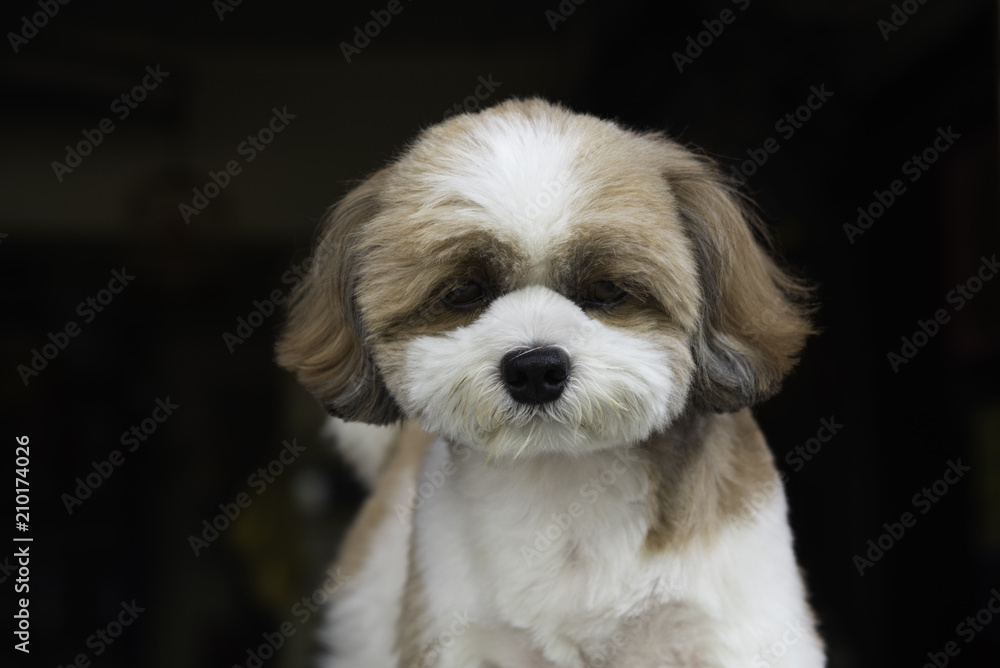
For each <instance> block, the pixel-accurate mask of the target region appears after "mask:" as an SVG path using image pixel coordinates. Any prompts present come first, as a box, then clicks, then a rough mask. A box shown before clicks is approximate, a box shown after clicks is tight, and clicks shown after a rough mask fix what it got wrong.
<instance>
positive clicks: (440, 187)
mask: <svg viewBox="0 0 1000 668" xmlns="http://www.w3.org/2000/svg"><path fill="white" fill-rule="evenodd" d="M463 120H464V121H465V122H462V123H458V124H456V127H448V125H447V124H446V125H445V126H443V127H442V128H441V129H440V130H439V131H437V132H435V133H431V134H430V135H429V136H428V137H426V138H425V139H424V141H422V142H420V143H419V144H418V145H417V146H416V147H415V151H414V153H415V158H416V160H415V162H416V165H415V166H416V167H418V169H419V176H418V179H419V181H421V182H422V184H423V186H424V187H425V188H426V191H425V192H434V193H436V194H437V196H438V197H439V198H441V199H442V200H443V201H448V202H454V201H460V202H463V203H464V206H463V207H462V213H463V215H461V216H443V217H442V218H441V219H440V221H439V222H440V224H441V225H443V226H445V227H448V226H452V227H454V229H453V230H451V231H453V232H465V231H468V230H470V229H479V230H482V231H483V232H485V233H489V234H491V235H493V236H496V237H497V238H500V239H503V240H505V241H509V242H511V243H512V244H516V245H517V246H518V247H519V248H520V249H522V250H523V251H524V252H526V254H527V255H528V256H529V257H530V258H531V259H532V260H533V261H537V262H542V261H543V260H544V258H545V257H546V256H547V255H548V254H549V252H550V250H551V249H553V248H554V247H556V246H559V245H560V244H561V243H562V242H563V241H565V240H566V239H568V238H571V237H573V236H575V235H577V234H579V230H580V229H581V228H587V227H591V226H593V225H595V224H599V225H601V226H602V227H611V228H614V227H615V226H617V225H624V224H625V223H629V224H635V223H636V222H637V221H635V220H632V221H626V220H622V216H621V215H619V214H616V213H610V212H611V211H618V212H621V211H625V210H629V209H631V210H633V212H634V211H635V210H636V209H637V208H639V207H641V206H643V204H649V205H650V206H651V207H653V208H657V209H660V210H661V211H662V210H663V209H666V208H668V206H667V205H668V204H669V193H668V192H667V190H666V187H665V185H664V183H663V181H662V179H660V178H659V175H658V174H657V173H656V171H655V169H653V168H651V166H650V165H649V161H648V160H644V158H645V156H637V155H636V153H635V149H636V148H637V147H640V146H641V142H639V141H638V137H637V136H635V135H633V134H631V133H627V132H625V131H622V130H621V129H619V128H617V127H616V126H613V125H612V124H610V123H607V122H605V121H600V120H598V119H595V118H592V117H586V116H579V115H571V114H568V113H563V112H553V113H551V114H542V115H538V116H526V115H523V114H519V113H507V114H504V113H497V114H493V115H481V116H477V117H473V118H472V119H469V120H466V119H463ZM598 221H599V222H598ZM609 231H612V230H609Z"/></svg>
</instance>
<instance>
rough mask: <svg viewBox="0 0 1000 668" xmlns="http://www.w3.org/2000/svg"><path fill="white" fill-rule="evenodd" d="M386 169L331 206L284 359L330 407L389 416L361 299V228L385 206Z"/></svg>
mask: <svg viewBox="0 0 1000 668" xmlns="http://www.w3.org/2000/svg"><path fill="white" fill-rule="evenodd" d="M385 178H386V171H385V170H383V171H381V172H377V173H376V174H374V175H372V176H371V177H369V178H368V179H367V180H366V181H365V182H363V183H362V184H361V185H359V186H357V187H356V188H355V189H354V190H352V191H351V192H350V193H348V194H347V196H346V197H344V199H343V200H341V201H340V203H339V204H337V205H336V206H335V207H333V208H332V209H331V211H330V212H329V214H328V215H327V216H326V218H325V220H324V221H323V223H322V232H321V234H320V237H319V239H318V242H317V244H316V248H315V249H314V251H313V254H312V256H311V257H310V259H309V269H308V272H307V273H306V276H305V279H304V280H303V281H302V282H301V283H299V284H298V285H297V286H296V287H295V289H294V290H293V292H292V295H291V297H290V298H289V302H288V304H289V306H288V310H289V313H288V320H287V322H286V324H285V329H284V331H283V332H282V334H281V336H280V338H279V340H278V343H277V353H278V364H280V365H281V366H283V367H284V368H286V369H288V370H289V371H292V372H294V373H295V375H296V377H297V378H298V380H299V382H300V383H302V384H303V385H304V386H305V387H306V389H308V390H309V391H310V392H311V393H312V394H313V396H315V397H316V399H317V400H319V402H320V403H321V404H322V405H323V407H324V408H326V410H327V412H328V413H330V414H331V415H333V416H335V417H339V418H343V419H344V420H349V421H358V422H368V423H371V424H388V423H390V422H394V421H396V420H398V419H399V418H400V411H399V406H398V405H397V404H396V402H395V400H394V399H393V398H392V396H391V395H390V394H389V391H388V389H386V386H385V382H384V381H383V379H382V376H381V374H380V373H379V370H378V367H377V366H376V365H375V361H374V360H373V359H372V356H371V353H370V351H369V350H367V347H366V345H365V343H364V341H365V328H364V324H363V323H362V321H361V319H360V315H359V313H358V309H357V305H356V304H355V287H356V284H357V269H358V266H359V262H358V260H359V258H358V253H357V233H358V231H359V229H360V227H361V226H362V225H364V224H365V222H366V221H369V220H371V219H372V218H373V217H374V216H375V215H376V213H377V212H378V209H379V193H380V191H381V189H382V184H383V182H384V180H385Z"/></svg>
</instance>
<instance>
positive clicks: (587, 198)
mask: <svg viewBox="0 0 1000 668" xmlns="http://www.w3.org/2000/svg"><path fill="white" fill-rule="evenodd" d="M312 260H313V261H312V264H311V268H310V271H309V273H308V277H307V279H306V280H305V281H303V283H302V284H301V285H299V286H298V287H297V288H296V291H295V293H294V295H293V298H292V300H291V307H290V309H291V310H290V318H289V322H288V325H287V329H286V330H285V332H284V334H283V336H282V338H281V340H280V341H279V344H278V353H279V362H280V363H281V364H282V365H283V366H284V367H286V368H287V369H290V370H292V371H294V372H295V373H296V374H297V375H298V378H299V380H300V381H301V382H302V383H303V384H304V385H305V386H306V387H307V388H308V389H309V390H310V391H311V392H312V393H313V394H314V395H315V396H316V397H317V398H318V399H319V401H320V402H321V403H322V404H323V405H324V406H325V407H326V408H327V410H328V411H329V412H330V413H332V414H334V415H336V416H338V417H342V418H344V419H346V420H359V421H365V422H372V423H380V424H381V423H387V422H391V421H394V420H397V419H399V418H401V417H410V418H414V419H417V420H419V421H420V423H421V424H422V426H423V427H424V429H426V430H428V431H431V432H434V433H439V434H442V435H443V436H445V437H446V438H449V439H452V440H454V441H458V442H461V443H464V444H467V445H469V446H472V447H476V448H482V449H483V450H489V451H491V452H493V453H495V454H497V455H500V456H514V455H516V454H519V453H521V452H522V451H523V452H524V453H538V452H545V451H548V452H551V451H577V452H579V451H586V450H588V449H596V448H603V447H608V446H612V445H617V444H633V443H636V442H638V441H640V440H642V439H644V438H646V437H648V436H649V435H650V434H652V433H653V432H655V431H658V430H662V429H664V428H666V427H667V426H669V425H670V423H671V422H672V421H673V420H674V419H675V418H676V417H677V416H678V415H680V414H681V413H682V412H684V411H685V410H686V409H689V408H693V409H696V410H697V409H702V410H715V411H730V410H735V409H738V408H741V407H743V406H748V405H750V404H752V403H754V402H756V401H759V400H760V399H763V398H765V397H767V396H769V395H770V394H771V393H772V392H774V391H775V389H776V388H777V386H778V384H779V382H780V380H781V378H782V377H783V376H784V375H785V374H786V373H787V372H788V370H789V369H790V368H791V366H792V365H793V364H794V361H795V357H796V355H797V353H798V351H799V350H800V348H801V346H802V344H803V340H804V338H805V336H806V335H807V334H808V333H809V324H808V322H807V320H806V318H805V312H804V310H803V308H802V307H801V306H800V305H799V303H800V301H801V298H802V297H803V296H804V290H803V288H802V287H801V286H800V285H799V284H798V283H797V282H796V281H794V280H793V279H791V278H790V277H789V276H787V275H786V274H785V273H783V272H782V271H781V270H780V269H779V268H778V267H777V266H776V265H775V264H774V262H772V260H771V259H770V258H769V257H768V255H767V254H766V253H765V251H764V249H763V248H762V247H761V245H760V244H759V243H758V241H757V240H756V239H755V236H754V230H753V222H752V219H751V217H750V216H749V215H748V213H747V211H746V209H745V208H744V207H743V206H741V203H740V201H739V198H738V196H737V194H736V193H735V192H734V190H733V189H732V188H731V187H730V186H729V185H728V184H726V183H725V181H724V180H723V179H721V178H720V176H719V174H718V172H717V170H716V169H715V168H714V166H713V165H712V164H711V163H710V162H709V161H708V160H706V159H705V158H702V157H699V156H697V155H695V154H693V153H691V152H690V151H688V150H686V149H684V148H683V147H681V146H680V145H678V144H676V143H674V142H672V141H670V140H668V139H666V138H664V137H662V136H660V135H657V134H638V133H634V132H631V131H628V130H625V129H623V128H621V127H619V126H617V125H615V124H614V123H611V122H608V121H603V120H599V119H597V118H594V117H591V116H586V115H580V114H574V113H571V112H569V111H567V110H565V109H563V108H561V107H557V106H553V105H550V104H548V103H545V102H543V101H540V100H528V101H511V102H506V103H504V104H501V105H499V106H496V107H494V108H492V109H488V110H486V111H484V112H481V113H478V114H470V115H463V116H458V117H454V118H452V119H450V120H448V121H446V122H444V123H441V124H440V125H437V126H434V127H432V128H430V129H428V130H426V131H424V132H423V133H422V134H421V135H420V136H419V137H418V138H417V140H416V141H415V142H414V143H413V144H412V145H411V146H410V147H409V149H408V150H407V151H406V152H405V153H404V154H403V155H402V156H401V157H400V158H399V159H398V160H396V161H395V162H394V163H392V164H391V165H390V166H388V167H386V168H384V169H382V170H381V171H379V172H377V173H376V174H374V175H373V176H371V177H370V178H368V179H367V180H366V181H365V182H363V183H362V184H361V185H359V186H358V187H356V188H355V189H354V190H352V191H351V192H350V193H349V194H348V195H347V196H346V197H345V198H344V199H343V200H342V201H341V202H340V203H339V204H338V205H337V206H336V207H334V208H333V209H332V211H331V212H330V214H329V216H328V217H327V220H326V222H325V228H324V230H323V232H322V236H321V237H320V240H319V243H318V246H317V248H316V250H315V252H314V254H313V258H312Z"/></svg>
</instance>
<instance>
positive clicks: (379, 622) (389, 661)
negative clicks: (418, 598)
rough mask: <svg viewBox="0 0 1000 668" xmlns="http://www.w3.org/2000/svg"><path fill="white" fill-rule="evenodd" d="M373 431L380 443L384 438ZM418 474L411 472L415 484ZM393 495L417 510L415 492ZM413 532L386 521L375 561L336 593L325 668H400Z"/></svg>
mask: <svg viewBox="0 0 1000 668" xmlns="http://www.w3.org/2000/svg"><path fill="white" fill-rule="evenodd" d="M359 426H361V428H362V429H363V428H364V427H365V426H368V425H359ZM369 428H370V429H371V430H372V431H371V433H372V435H373V436H374V437H375V442H376V443H377V442H378V440H379V436H381V434H380V433H379V432H378V431H376V428H374V427H370V426H369ZM416 473H417V471H416V470H413V471H410V472H409V474H410V476H411V479H412V477H413V476H416ZM394 493H395V498H393V499H392V502H393V505H397V506H400V507H409V506H410V505H412V502H411V488H409V487H399V488H397V489H396V490H394ZM411 527H412V524H411V522H409V521H400V520H399V518H398V517H397V515H396V514H392V515H388V516H386V518H385V521H384V522H383V523H382V524H380V525H379V526H378V528H377V530H376V532H375V534H374V535H373V536H372V543H371V544H372V550H371V552H370V555H371V556H370V558H369V559H368V560H367V561H366V562H365V564H364V567H363V568H362V569H361V570H360V571H359V572H358V573H357V574H355V575H354V576H353V577H351V578H350V579H349V580H347V581H346V582H345V583H344V584H343V585H341V587H340V589H339V590H338V591H337V593H336V595H335V596H334V598H333V602H332V604H331V605H330V607H329V609H328V613H327V623H326V625H325V626H324V628H325V630H326V633H325V634H323V635H324V637H323V639H324V640H325V641H326V643H327V644H328V645H329V646H330V647H331V648H333V653H332V654H331V655H330V656H329V657H327V658H326V660H325V661H324V663H323V665H324V666H327V667H329V668H340V667H343V666H351V667H355V668H362V667H370V668H376V667H377V666H384V667H385V668H395V666H396V663H397V661H398V654H397V653H396V651H395V644H396V621H397V620H398V619H399V613H400V603H401V597H402V591H403V587H404V586H405V584H406V572H407V556H408V553H409V540H410V533H411Z"/></svg>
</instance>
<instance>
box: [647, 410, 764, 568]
mask: <svg viewBox="0 0 1000 668" xmlns="http://www.w3.org/2000/svg"><path fill="white" fill-rule="evenodd" d="M645 447H646V448H647V449H648V450H649V452H650V462H651V466H649V470H648V475H649V477H650V482H651V486H652V489H653V490H654V494H652V495H651V496H650V499H649V504H650V514H651V517H652V521H651V524H652V526H651V527H650V529H649V531H648V533H647V534H646V542H645V546H644V547H645V549H646V550H647V551H648V552H651V553H652V552H657V551H660V550H664V549H671V548H680V547H682V546H683V545H685V544H686V543H688V542H690V541H692V540H695V539H697V538H700V539H702V540H711V539H712V538H714V537H715V536H717V535H718V534H719V533H720V532H721V530H722V528H723V527H724V526H726V524H727V522H728V521H729V520H730V519H732V518H734V517H736V516H737V514H738V513H739V512H740V510H741V509H742V506H743V504H744V502H746V501H747V500H748V499H749V498H750V495H751V494H753V493H754V492H755V491H758V490H760V489H762V488H766V486H767V484H768V483H769V482H771V481H773V480H774V476H775V469H774V462H773V458H772V456H771V451H770V450H769V449H768V447H767V444H766V443H765V441H764V436H763V435H762V434H761V433H760V429H758V427H757V423H756V422H755V421H754V419H753V417H752V416H751V415H750V412H749V411H748V410H742V411H739V412H737V413H731V414H725V415H704V414H694V413H692V414H689V415H687V416H685V417H684V418H682V419H681V420H680V421H679V423H678V424H677V425H676V426H675V427H674V428H673V429H671V430H669V431H668V432H667V433H666V434H662V435H660V436H659V437H657V438H654V439H651V441H650V442H649V443H648V444H646V445H645Z"/></svg>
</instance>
